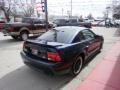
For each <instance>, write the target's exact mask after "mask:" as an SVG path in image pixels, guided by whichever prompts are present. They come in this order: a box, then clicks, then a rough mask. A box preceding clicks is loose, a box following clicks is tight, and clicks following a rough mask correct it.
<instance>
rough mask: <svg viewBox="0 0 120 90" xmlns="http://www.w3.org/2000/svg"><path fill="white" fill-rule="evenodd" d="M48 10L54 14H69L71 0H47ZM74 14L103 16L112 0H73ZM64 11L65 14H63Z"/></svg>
mask: <svg viewBox="0 0 120 90" xmlns="http://www.w3.org/2000/svg"><path fill="white" fill-rule="evenodd" d="M47 1H48V11H49V14H50V15H52V14H54V15H67V12H68V11H70V10H71V3H70V2H71V0H47ZM72 2H73V3H72V5H73V9H72V11H73V12H72V14H73V15H77V16H80V15H82V16H87V15H88V14H90V13H91V14H92V15H93V16H94V17H101V16H103V12H104V11H105V8H106V6H108V5H110V4H111V3H112V0H72ZM62 11H63V14H62Z"/></svg>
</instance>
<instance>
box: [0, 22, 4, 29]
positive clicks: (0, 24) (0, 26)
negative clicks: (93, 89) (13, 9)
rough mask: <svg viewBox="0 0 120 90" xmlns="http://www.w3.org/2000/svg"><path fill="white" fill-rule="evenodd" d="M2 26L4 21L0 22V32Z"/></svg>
mask: <svg viewBox="0 0 120 90" xmlns="http://www.w3.org/2000/svg"><path fill="white" fill-rule="evenodd" d="M4 24H5V21H3V20H0V31H1V29H2V28H3V26H4Z"/></svg>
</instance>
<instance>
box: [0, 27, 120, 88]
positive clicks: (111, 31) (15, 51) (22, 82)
mask: <svg viewBox="0 0 120 90" xmlns="http://www.w3.org/2000/svg"><path fill="white" fill-rule="evenodd" d="M92 30H93V31H94V32H95V33H96V34H100V35H103V36H104V39H105V41H104V46H103V49H102V51H101V53H99V54H97V55H96V56H95V57H94V58H93V59H92V61H91V62H89V63H88V64H87V65H86V66H85V67H84V68H83V70H82V71H81V73H80V74H79V75H78V76H76V77H72V76H70V75H69V74H66V75H58V76H57V75H55V76H50V75H46V74H44V73H43V72H42V71H39V72H38V71H35V70H32V69H30V68H29V67H27V66H25V65H24V64H23V62H22V59H21V57H20V51H21V50H22V45H23V41H16V40H13V39H12V38H11V37H9V36H7V37H5V36H3V34H2V33H0V90H59V89H61V90H74V89H75V88H76V87H77V86H78V84H80V83H81V82H82V81H83V80H84V79H85V78H86V77H87V76H88V75H89V73H90V72H92V70H93V69H94V68H95V66H96V65H97V64H98V63H100V62H101V61H100V60H102V58H103V57H104V55H105V54H106V53H107V52H109V50H110V49H111V47H112V46H113V45H114V44H115V43H116V42H117V41H120V37H119V36H118V33H117V32H118V31H117V29H116V28H105V27H93V28H92Z"/></svg>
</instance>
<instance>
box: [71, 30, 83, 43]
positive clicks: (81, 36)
mask: <svg viewBox="0 0 120 90" xmlns="http://www.w3.org/2000/svg"><path fill="white" fill-rule="evenodd" d="M83 40H85V37H84V35H83V33H82V32H80V33H79V34H78V35H77V36H76V37H75V39H74V40H73V42H74V43H76V42H80V41H83Z"/></svg>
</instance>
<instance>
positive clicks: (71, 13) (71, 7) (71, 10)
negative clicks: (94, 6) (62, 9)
mask: <svg viewBox="0 0 120 90" xmlns="http://www.w3.org/2000/svg"><path fill="white" fill-rule="evenodd" d="M72 9H73V6H72V0H71V18H72Z"/></svg>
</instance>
